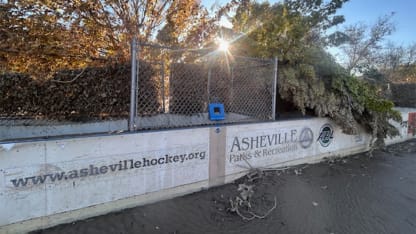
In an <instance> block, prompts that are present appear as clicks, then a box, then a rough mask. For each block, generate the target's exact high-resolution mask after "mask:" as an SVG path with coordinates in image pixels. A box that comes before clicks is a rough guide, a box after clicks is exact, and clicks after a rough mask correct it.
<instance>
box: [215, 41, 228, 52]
mask: <svg viewBox="0 0 416 234" xmlns="http://www.w3.org/2000/svg"><path fill="white" fill-rule="evenodd" d="M229 46H230V43H229V42H228V41H226V40H224V39H222V38H219V39H218V50H220V51H224V52H225V51H228V47H229Z"/></svg>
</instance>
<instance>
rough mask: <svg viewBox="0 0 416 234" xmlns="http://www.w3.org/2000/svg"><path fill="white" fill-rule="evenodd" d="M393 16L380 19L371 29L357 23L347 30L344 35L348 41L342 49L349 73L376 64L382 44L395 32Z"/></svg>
mask: <svg viewBox="0 0 416 234" xmlns="http://www.w3.org/2000/svg"><path fill="white" fill-rule="evenodd" d="M393 16H394V13H392V14H391V15H386V16H383V17H380V18H378V20H377V22H376V23H375V24H374V25H372V26H371V27H369V26H368V25H365V24H363V23H357V24H354V25H350V26H347V27H346V28H345V30H344V32H343V34H344V35H345V36H346V40H345V42H344V44H342V45H341V46H340V48H341V50H342V51H343V52H344V56H345V57H346V62H345V66H346V69H347V71H348V72H349V73H354V72H356V71H357V69H358V68H359V67H365V66H367V65H369V64H370V65H371V64H373V63H374V62H375V60H376V59H377V51H380V50H381V48H382V45H381V43H382V42H383V41H384V40H385V38H386V37H387V36H389V35H391V34H392V33H393V32H394V30H395V26H394V24H393V23H392V22H391V19H392V17H393Z"/></svg>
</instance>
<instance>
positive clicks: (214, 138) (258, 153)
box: [0, 118, 410, 233]
mask: <svg viewBox="0 0 416 234" xmlns="http://www.w3.org/2000/svg"><path fill="white" fill-rule="evenodd" d="M325 126H330V129H332V131H327V132H326V133H327V134H326V135H325V134H322V132H323V127H325ZM399 127H400V128H403V130H402V129H401V132H403V135H402V136H400V137H399V138H397V139H398V140H400V141H404V140H406V139H409V137H410V136H408V135H407V134H404V133H405V131H404V128H405V126H404V125H403V124H402V125H400V124H399ZM327 130H328V129H327ZM330 133H332V134H330ZM279 137H280V140H279ZM285 139H286V140H285ZM397 139H396V140H397ZM320 140H321V141H320ZM369 141H370V137H369V135H368V134H360V135H356V136H351V135H345V134H343V133H342V132H341V130H340V128H339V127H337V126H335V124H334V123H332V122H331V121H329V120H328V119H324V118H314V119H307V120H295V121H283V122H269V123H258V124H244V125H232V126H221V127H211V128H195V129H186V130H169V131H160V132H147V133H134V134H122V135H109V136H99V137H98V136H97V137H77V138H70V139H61V140H44V141H32V142H16V143H8V144H0V207H1V209H0V233H3V232H4V233H8V232H10V233H13V232H21V231H28V230H33V229H38V228H45V227H48V226H52V225H57V224H59V223H62V222H70V221H73V220H76V219H80V218H86V217H91V216H95V215H99V214H104V213H108V212H111V211H115V210H120V209H123V208H127V207H133V206H137V205H139V204H145V203H148V202H152V201H157V200H160V199H167V198H170V197H174V196H178V195H182V194H186V193H189V192H194V191H198V190H200V189H201V188H202V187H207V186H213V185H217V184H221V183H224V182H227V181H230V179H231V178H235V177H236V176H237V175H241V174H242V173H244V172H247V170H248V168H249V167H250V166H251V167H254V168H258V167H279V166H282V165H295V164H297V163H301V162H302V163H307V162H316V160H319V159H322V158H323V157H329V156H343V155H348V154H351V153H357V152H362V151H365V150H367V149H368V145H369ZM224 142H225V143H224ZM325 143H326V144H325ZM196 153H198V156H196ZM166 155H168V156H167V157H168V158H166ZM175 155H178V156H177V157H176V158H175ZM179 155H182V156H179ZM201 155H202V157H201ZM169 157H171V158H169ZM181 157H182V158H181ZM191 158H192V159H191ZM152 159H155V160H157V161H158V163H160V164H158V165H146V166H145V167H143V165H144V164H146V162H149V163H150V164H151V162H152V161H151V160H152ZM125 160H126V165H127V168H128V169H127V168H126V169H120V168H124V162H125ZM146 160H148V161H146ZM136 162H140V163H138V164H137V165H138V167H137V168H136V167H135V166H134V163H136ZM153 162H155V163H156V161H153ZM167 162H168V163H167ZM139 164H140V165H139ZM91 165H92V166H91ZM249 165H250V166H249ZM90 167H92V169H90ZM95 167H96V168H97V169H95ZM102 167H103V168H104V169H101V168H102ZM112 168H113V169H114V171H112V170H113V169H112ZM74 170H75V171H76V173H75V172H74ZM95 170H97V171H99V172H100V173H99V174H97V175H91V171H93V172H94V171H95ZM101 170H103V171H102V172H101ZM56 173H58V175H61V176H62V179H61V180H55V181H51V175H54V176H55V177H56V175H57V174H56ZM60 173H63V174H60ZM33 176H35V178H39V177H37V176H41V178H46V179H45V182H44V183H38V184H36V185H35V184H33V181H32V178H31V177H33ZM45 176H46V177H45ZM72 176H74V177H76V178H70V177H72ZM19 178H21V179H23V180H24V181H26V179H27V181H28V184H27V185H26V186H22V183H20V184H19V185H18V186H17V183H18V181H19V180H18V179H19ZM218 178H219V179H220V180H218ZM13 180H15V182H14V183H13ZM211 181H212V182H213V183H211ZM214 181H215V182H214ZM218 181H220V183H218Z"/></svg>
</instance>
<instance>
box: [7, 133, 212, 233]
mask: <svg viewBox="0 0 416 234" xmlns="http://www.w3.org/2000/svg"><path fill="white" fill-rule="evenodd" d="M190 135H192V137H188V136H190ZM208 135H209V132H208V129H194V130H180V131H165V132H157V133H145V134H131V135H120V136H107V137H92V138H75V139H71V140H60V141H45V142H38V143H36V144H34V143H21V144H19V146H15V147H14V148H13V149H10V150H9V151H5V150H3V151H0V159H1V162H2V163H1V164H0V204H2V209H1V211H0V226H1V225H5V224H9V223H14V222H18V221H21V220H26V219H31V218H35V217H41V216H47V215H51V214H55V213H60V212H65V211H70V210H75V209H79V208H83V207H88V206H92V205H96V204H101V203H105V202H109V201H114V200H118V199H123V198H128V197H132V196H137V195H141V194H145V193H150V192H154V191H160V190H163V189H167V188H173V187H177V186H180V185H184V184H191V183H195V182H198V181H204V180H207V179H208V169H209V166H208V165H209V143H208V141H207V138H208ZM35 145H36V146H35ZM33 147H35V148H37V149H39V150H40V151H32V154H33V153H35V154H36V156H35V157H32V155H30V154H28V152H30V151H29V150H28V149H29V148H33ZM35 148H33V149H35ZM33 156H34V155H33ZM31 158H37V160H30V159H31ZM8 159H10V160H8ZM9 161H10V162H13V163H8V162H9ZM19 162H20V163H19ZM4 211H12V212H4Z"/></svg>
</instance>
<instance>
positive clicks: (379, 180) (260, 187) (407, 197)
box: [35, 140, 416, 234]
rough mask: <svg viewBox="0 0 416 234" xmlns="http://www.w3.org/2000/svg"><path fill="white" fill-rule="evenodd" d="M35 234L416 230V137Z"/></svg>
mask: <svg viewBox="0 0 416 234" xmlns="http://www.w3.org/2000/svg"><path fill="white" fill-rule="evenodd" d="M259 175H260V177H259V178H257V176H259ZM241 184H244V185H248V186H251V185H254V186H253V187H252V190H250V189H249V190H246V191H248V193H245V195H248V196H247V197H243V198H242V197H241V191H238V188H239V185H240V187H241ZM250 191H252V192H253V193H250ZM237 196H239V197H240V198H241V200H243V202H240V203H239V204H240V205H239V206H238V209H239V213H240V214H237V213H236V212H235V211H236V209H234V210H233V209H232V207H231V205H230V204H231V203H230V199H231V200H233V201H236V197H237ZM244 198H246V199H244ZM248 201H249V202H250V205H251V208H249V207H248ZM275 201H276V203H275ZM275 205H276V206H275ZM274 206H275V208H274ZM273 208H274V209H273ZM247 209H249V210H247ZM249 211H250V212H251V213H250V212H249ZM268 211H270V213H268ZM253 214H256V215H258V217H260V218H255V219H253V220H251V221H249V220H244V219H243V218H242V217H245V218H250V217H252V216H253ZM266 214H268V215H266ZM264 215H266V217H264V218H262V217H261V216H264ZM35 233H77V234H78V233H93V234H94V233H97V234H98V233H100V234H102V233H176V234H184V233H239V234H241V233H256V234H262V233H416V140H412V141H408V142H405V143H401V144H397V145H394V146H391V147H388V148H387V149H385V150H378V151H375V152H374V154H373V157H369V155H367V154H359V155H353V156H350V157H347V158H343V159H337V160H326V161H325V162H322V163H319V164H315V165H301V166H299V167H296V168H290V169H287V170H283V171H269V172H264V173H260V174H257V175H255V174H253V177H251V179H250V178H248V177H245V178H242V179H240V180H238V181H236V182H235V183H232V184H228V185H224V186H221V187H216V188H212V189H209V190H207V191H202V192H198V193H194V194H191V195H187V196H184V197H179V198H175V199H171V200H167V201H162V202H158V203H155V204H150V205H146V206H141V207H136V208H133V209H128V210H124V211H122V212H116V213H111V214H107V215H103V216H99V217H95V218H91V219H88V220H83V221H79V222H75V223H71V224H64V225H60V226H56V227H53V228H50V229H47V230H40V231H37V232H35Z"/></svg>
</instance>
